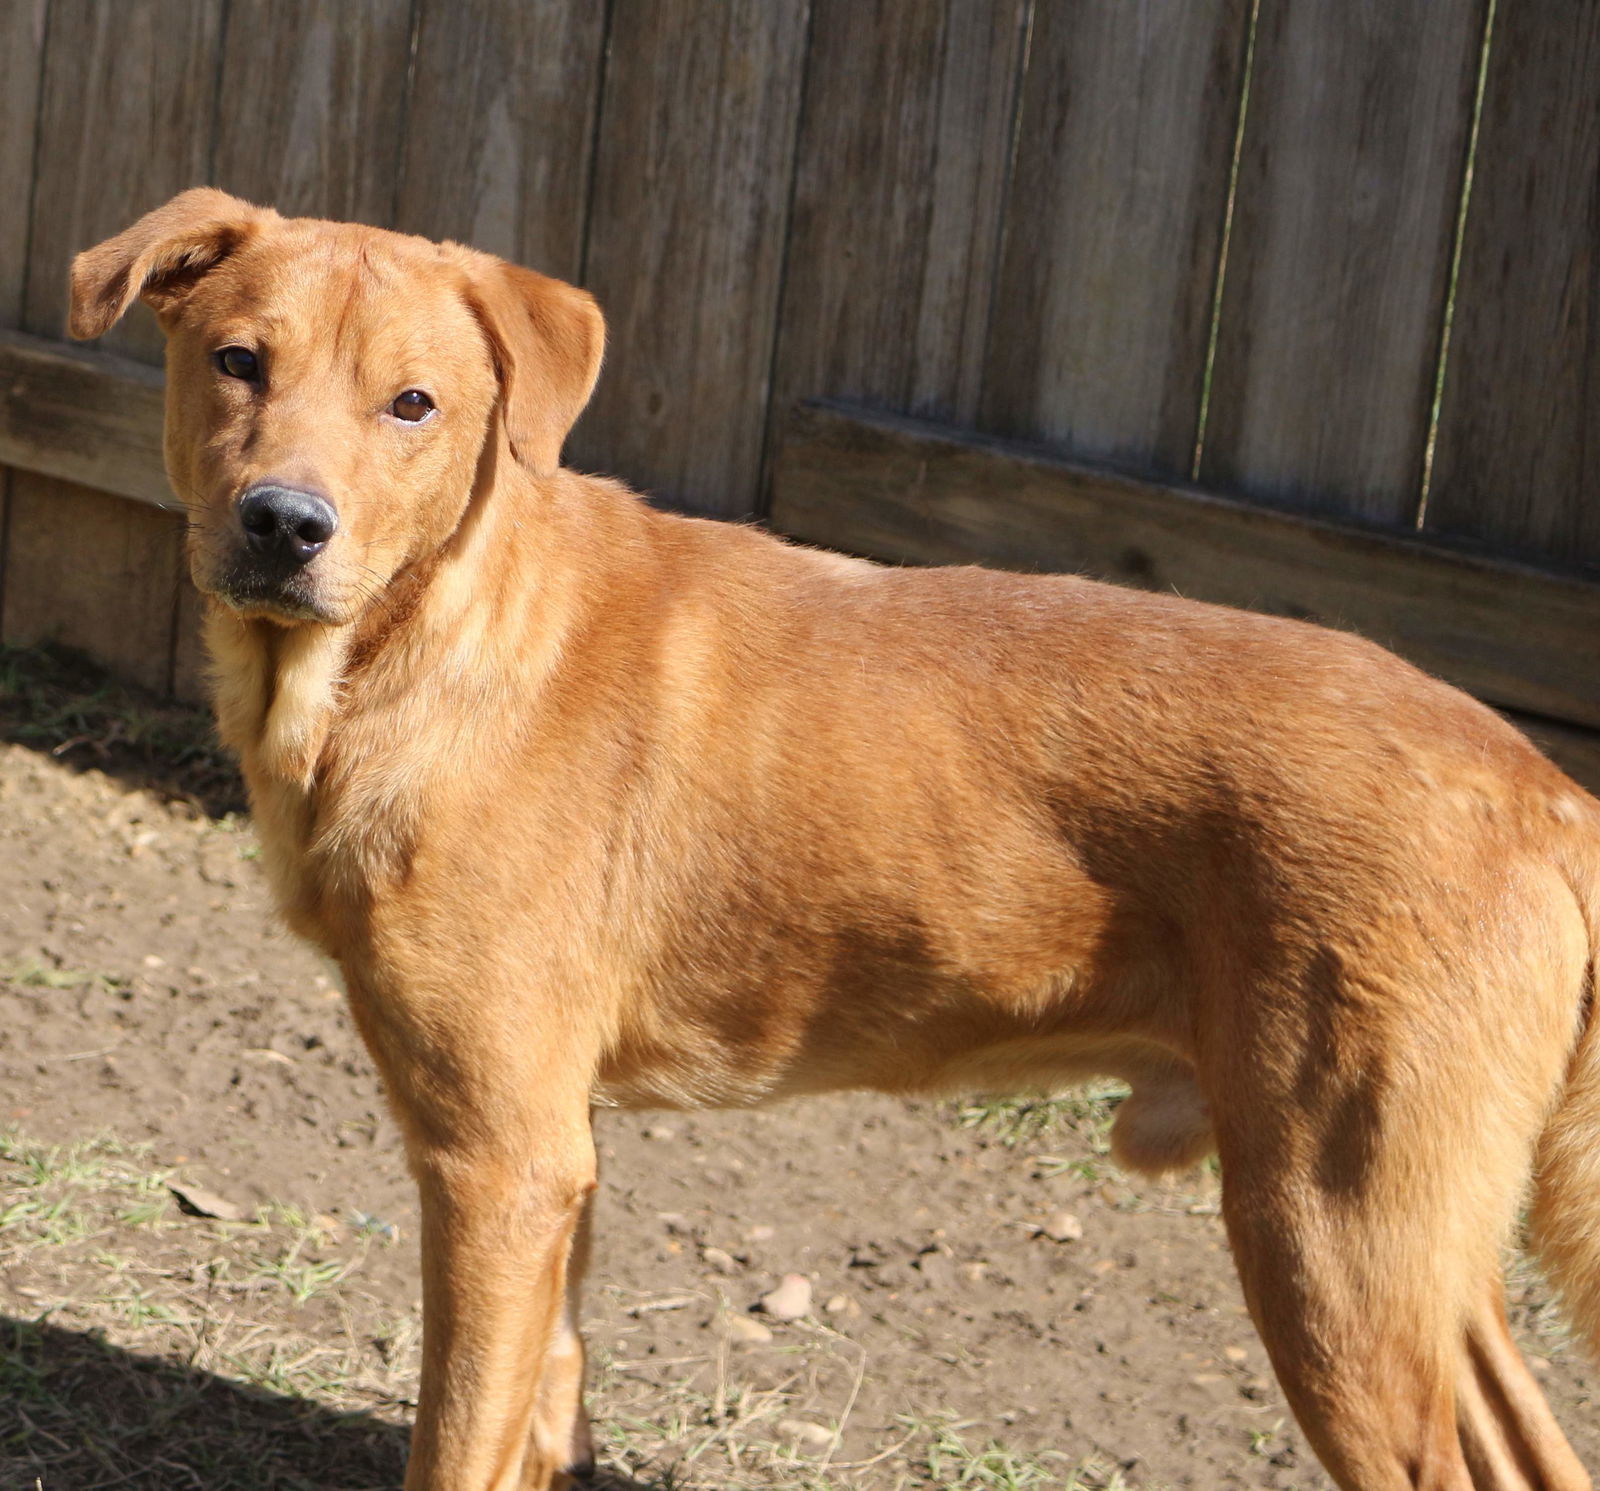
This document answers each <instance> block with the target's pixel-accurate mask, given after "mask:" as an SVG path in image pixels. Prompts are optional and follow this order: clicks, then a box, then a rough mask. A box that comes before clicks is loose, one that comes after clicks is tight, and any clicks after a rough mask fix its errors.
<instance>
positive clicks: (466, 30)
mask: <svg viewBox="0 0 1600 1491" xmlns="http://www.w3.org/2000/svg"><path fill="white" fill-rule="evenodd" d="M604 31H605V7H604V6H603V5H600V4H597V3H595V0H543V3H541V4H539V5H523V4H517V5H508V4H505V3H504V0H423V4H422V13H421V25H420V27H419V31H418V42H417V51H416V58H415V63H414V79H413V83H412V91H411V106H410V112H409V115H408V121H407V127H406V151H405V164H404V169H403V172H402V186H401V191H400V211H399V220H398V222H397V224H396V226H398V227H399V228H401V229H402V230H403V231H405V232H407V233H421V234H423V235H425V236H426V237H429V238H455V239H459V240H461V241H462V242H464V243H470V244H473V245H474V246H475V247H477V248H481V249H484V250H486V251H487V252H489V253H491V254H499V255H501V256H502V257H503V258H507V259H510V260H512V261H513V262H515V263H518V264H527V265H530V266H531V267H532V268H534V269H539V270H542V271H543V272H544V273H546V274H553V275H558V276H559V277H560V278H562V279H568V280H576V279H577V278H578V276H579V275H580V274H581V273H582V270H583V263H582V260H583V228H584V217H585V213H586V211H587V208H588V188H589V166H590V160H591V156H592V153H593V145H594V122H595V110H596V109H597V107H598V105H599V85H600V49H601V46H602V44H603V43H604V40H605V37H604Z"/></svg>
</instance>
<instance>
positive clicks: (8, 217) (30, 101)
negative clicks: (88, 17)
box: [0, 0, 45, 616]
mask: <svg viewBox="0 0 1600 1491" xmlns="http://www.w3.org/2000/svg"><path fill="white" fill-rule="evenodd" d="M44 27H45V0H14V3H12V4H10V5H4V6H0V203H5V204H6V208H5V209H4V210H0V326H15V325H17V324H18V322H19V321H20V320H21V319H22V297H23V289H24V284H25V280H26V275H27V260H26V255H27V244H28V202H29V200H30V199H31V197H32V195H33V155H34V146H35V143H36V140H37V134H38V131H37V125H38V112H39V75H40V73H41V71H42V70H43V61H44ZM10 496H11V473H10V472H9V471H7V470H5V469H4V468H3V467H0V616H4V614H5V553H6V524H7V510H8V508H9V505H10Z"/></svg>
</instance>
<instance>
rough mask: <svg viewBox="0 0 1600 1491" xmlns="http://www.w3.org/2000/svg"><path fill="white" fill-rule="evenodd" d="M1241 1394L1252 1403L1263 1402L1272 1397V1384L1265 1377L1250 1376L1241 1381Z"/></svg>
mask: <svg viewBox="0 0 1600 1491" xmlns="http://www.w3.org/2000/svg"><path fill="white" fill-rule="evenodd" d="M1239 1395H1240V1396H1241V1397H1244V1398H1248V1399H1250V1401H1251V1402H1252V1403H1261V1402H1264V1401H1265V1400H1266V1399H1267V1398H1269V1397H1271V1395H1272V1384H1271V1383H1270V1382H1268V1381H1267V1379H1266V1378H1265V1377H1249V1378H1246V1379H1245V1381H1244V1382H1242V1383H1240V1385H1239Z"/></svg>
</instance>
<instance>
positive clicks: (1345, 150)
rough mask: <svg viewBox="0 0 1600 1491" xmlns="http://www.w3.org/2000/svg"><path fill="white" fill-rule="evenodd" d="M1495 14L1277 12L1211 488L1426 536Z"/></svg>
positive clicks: (1223, 346)
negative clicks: (1449, 328)
mask: <svg viewBox="0 0 1600 1491" xmlns="http://www.w3.org/2000/svg"><path fill="white" fill-rule="evenodd" d="M1483 13H1484V3H1483V0H1267V3H1265V4H1263V5H1262V7H1261V20H1260V28H1259V32H1258V35H1257V38H1256V54H1255V66H1254V73H1253V76H1252V78H1251V80H1250V102H1249V110H1248V113H1247V115H1246V120H1245V129H1244V144H1243V150H1242V153H1241V156H1240V162H1239V180H1238V190H1237V196H1236V201H1235V207H1234V216H1233V229H1232V233H1231V236H1230V241H1229V249H1228V264H1227V274H1226V278H1225V280H1224V284H1223V295H1222V314H1221V321H1220V324H1219V328H1218V337H1217V349H1216V362H1215V372H1214V376H1213V383H1212V391H1211V410H1210V419H1209V421H1208V426H1207V429H1206V433H1205V451H1204V459H1203V464H1202V467H1201V476H1202V479H1203V480H1204V481H1205V482H1206V484H1207V485H1209V486H1217V487H1220V488H1223V489H1225V490H1228V491H1234V492H1239V493H1244V494H1248V495H1249V496H1251V497H1252V498H1255V499H1257V500H1260V501H1265V502H1270V503H1274V504H1279V505H1282V506H1285V507H1294V508H1301V509H1305V510H1320V511H1324V512H1328V513H1348V514H1357V515H1361V516H1364V517H1367V518H1373V519H1379V520H1387V521H1391V522H1396V523H1409V522H1411V521H1412V520H1413V519H1414V515H1415V511H1416V505H1417V500H1418V494H1419V491H1420V487H1421V480H1422V458H1423V450H1424V447H1425V444H1426V440H1427V431H1428V417H1429V410H1430V408H1431V405H1432V398H1433V385H1434V373H1435V368H1436V366H1437V358H1438V346H1439V334H1440V328H1441V324H1442V320H1443V313H1444V298H1445V290H1446V286H1447V283H1448V279H1449V268H1450V254H1451V245H1452V240H1453V234H1454V227H1455V216H1456V207H1457V203H1458V201H1459V196H1460V188H1461V180H1462V173H1463V170H1464V168H1465V159H1466V143H1467V138H1468V134H1469V130H1470V125H1471V117H1472V98H1473V91H1474V86H1475V82H1476V78H1477V66H1478V55H1479V44H1480V41H1481V38H1482V30H1483Z"/></svg>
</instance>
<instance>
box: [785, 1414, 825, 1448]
mask: <svg viewBox="0 0 1600 1491" xmlns="http://www.w3.org/2000/svg"><path fill="white" fill-rule="evenodd" d="M778 1433H780V1434H782V1435H783V1436H784V1437H785V1438H786V1439H793V1440H795V1441H796V1442H798V1443H800V1444H803V1445H805V1446H806V1448H807V1449H813V1450H825V1449H827V1448H828V1446H829V1445H830V1444H832V1443H833V1430H832V1429H825V1428H824V1427H823V1426H822V1425H821V1424H813V1423H811V1422H810V1421H809V1420H808V1419H779V1420H778Z"/></svg>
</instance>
